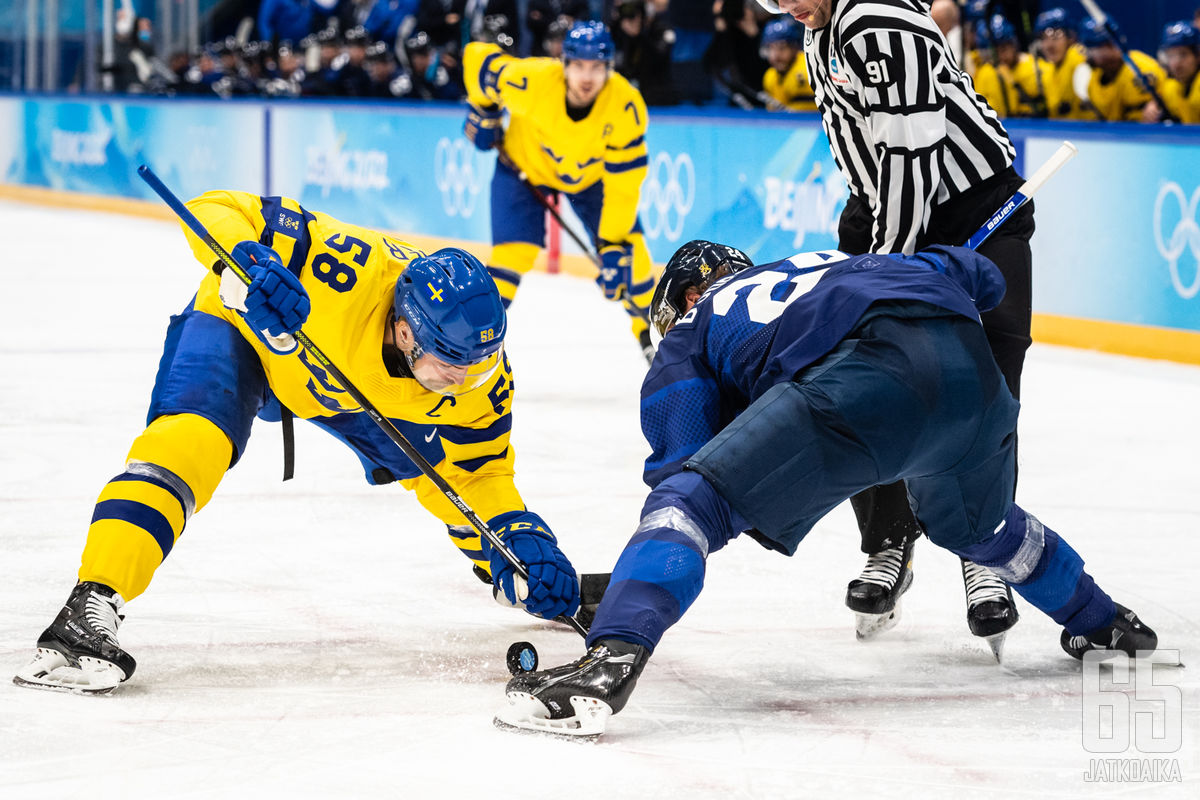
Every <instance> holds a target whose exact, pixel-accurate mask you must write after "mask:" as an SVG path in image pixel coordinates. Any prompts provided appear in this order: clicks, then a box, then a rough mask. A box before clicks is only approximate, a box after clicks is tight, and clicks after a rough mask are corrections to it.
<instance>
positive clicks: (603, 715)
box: [492, 692, 612, 742]
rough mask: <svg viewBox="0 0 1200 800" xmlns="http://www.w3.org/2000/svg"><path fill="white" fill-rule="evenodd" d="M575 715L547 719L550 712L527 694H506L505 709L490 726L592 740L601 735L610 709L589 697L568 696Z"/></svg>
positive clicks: (572, 738)
mask: <svg viewBox="0 0 1200 800" xmlns="http://www.w3.org/2000/svg"><path fill="white" fill-rule="evenodd" d="M571 707H572V708H573V709H575V715H574V716H571V717H565V718H563V719H551V718H550V710H549V709H548V708H546V706H545V705H544V704H543V703H542V701H541V700H538V699H537V698H536V697H534V696H533V695H531V694H528V693H526V692H509V693H508V706H507V707H505V708H503V709H501V710H500V712H499V713H497V714H496V716H495V718H494V719H493V720H492V724H493V725H495V726H496V727H497V728H499V729H501V730H507V731H512V732H514V733H528V734H540V735H543V736H552V737H555V738H559V739H568V740H571V741H577V742H578V741H595V740H596V739H598V738H599V737H600V734H602V733H604V729H605V726H606V725H607V723H608V718H609V717H610V716H612V708H611V707H609V705H608V703H605V702H604V701H603V700H597V699H595V698H593V697H580V696H578V695H576V696H573V697H571Z"/></svg>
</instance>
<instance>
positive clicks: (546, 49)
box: [542, 17, 575, 58]
mask: <svg viewBox="0 0 1200 800" xmlns="http://www.w3.org/2000/svg"><path fill="white" fill-rule="evenodd" d="M574 24H575V23H574V22H573V21H572V20H571V18H570V17H559V18H558V19H556V20H554V22H551V23H550V27H548V28H546V35H545V36H543V37H542V55H543V56H545V57H546V58H562V51H563V38H564V37H565V36H566V35H567V31H568V30H570V29H571V26H572V25H574Z"/></svg>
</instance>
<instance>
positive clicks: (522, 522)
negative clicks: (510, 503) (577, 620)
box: [483, 511, 579, 619]
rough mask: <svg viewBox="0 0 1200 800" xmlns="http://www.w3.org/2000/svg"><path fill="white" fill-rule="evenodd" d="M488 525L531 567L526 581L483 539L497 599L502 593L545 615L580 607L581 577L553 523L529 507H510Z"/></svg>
mask: <svg viewBox="0 0 1200 800" xmlns="http://www.w3.org/2000/svg"><path fill="white" fill-rule="evenodd" d="M488 527H489V528H491V529H492V530H493V531H495V532H496V534H497V535H498V536H499V537H500V539H501V540H502V541H503V542H504V543H505V544H506V545H508V549H509V550H511V551H512V553H513V555H515V556H516V557H517V558H518V559H519V560H520V561H521V563H522V564H524V565H525V568H526V569H528V570H529V580H528V582H526V581H524V580H522V579H521V577H520V576H518V575H517V574H516V571H515V570H514V569H513V566H512V564H509V563H508V561H507V560H506V559H505V558H504V556H502V555H500V553H499V552H497V551H496V550H495V549H494V548H492V547H491V545H490V544H488V543H487V541H486V540H484V542H483V544H484V550H485V551H486V552H488V553H489V554H490V555H489V558H490V560H491V566H492V583H493V584H494V585H495V587H496V592H497V599H500V596H503V597H504V599H505V600H507V601H508V603H509V604H510V605H514V606H524V607H525V610H526V611H528V612H529V613H530V614H533V615H534V616H537V617H542V618H543V619H554V618H555V617H557V616H559V615H566V616H571V615H573V614H574V613H575V612H576V611H578V610H579V579H578V578H577V577H576V576H575V568H574V567H572V566H571V562H570V561H568V560H567V557H566V556H565V555H563V552H562V551H561V550H559V549H558V544H557V543H556V542H555V539H554V534H553V533H551V532H550V526H548V525H547V524H546V523H545V522H544V521H543V520H542V518H541V517H539V516H538V515H537V514H534V513H532V512H530V511H508V512H506V513H504V514H500V515H499V516H496V517H493V518H492V519H490V520H488Z"/></svg>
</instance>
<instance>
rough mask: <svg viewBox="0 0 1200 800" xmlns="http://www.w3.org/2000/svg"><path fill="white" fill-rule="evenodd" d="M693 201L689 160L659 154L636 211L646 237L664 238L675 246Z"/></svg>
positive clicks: (693, 172)
mask: <svg viewBox="0 0 1200 800" xmlns="http://www.w3.org/2000/svg"><path fill="white" fill-rule="evenodd" d="M695 200H696V168H695V166H694V165H693V164H692V157H691V156H690V155H688V154H687V153H680V154H679V155H677V156H675V157H674V158H672V157H671V155H670V154H669V153H665V152H662V153H658V154H656V155H655V156H654V161H653V162H651V164H650V169H649V170H648V172H647V174H646V180H645V182H644V183H643V184H642V200H641V202H640V203H639V204H638V209H639V210H640V211H641V213H642V215H643V217H644V218H645V222H644V224H645V226H646V236H648V237H649V238H651V239H657V238H658V237H659V235H660V234H661V235H662V236H665V237H666V238H667V240H668V241H671V242H675V241H678V240H679V237H680V236H681V235H682V234H683V223H684V220H686V219H687V215H688V212H690V211H691V210H692V204H693V203H694V202H695Z"/></svg>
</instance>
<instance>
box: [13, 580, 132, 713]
mask: <svg viewBox="0 0 1200 800" xmlns="http://www.w3.org/2000/svg"><path fill="white" fill-rule="evenodd" d="M124 604H125V602H124V601H123V600H122V599H121V596H120V595H119V594H117V593H116V592H114V591H113V590H112V589H110V588H108V587H107V586H105V585H104V584H102V583H92V582H90V581H89V582H85V583H80V584H78V585H76V587H75V588H74V589H73V590H72V591H71V596H70V597H68V598H67V604H66V605H65V606H63V609H62V611H60V612H58V616H57V617H55V618H54V622H52V623H50V627H49V628H46V630H45V631H43V632H42V635H41V636H40V637H39V638H38V643H37V653H36V654H35V655H34V657H33V661H32V662H30V664H29V665H28V666H26V667H25V668H24V669H22V670H21V671H20V672H18V673H17V674H16V675H15V676H14V677H13V683H15V684H16V685H17V686H28V687H31V688H34V689H52V690H57V691H63V692H77V693H80V694H108V693H109V692H111V691H112V690H113V689H115V688H117V685H118V684H120V683H121V682H122V681H125V680H127V679H128V678H129V677H130V676H131V675H133V670H134V669H135V668H136V667H137V662H136V661H134V660H133V656H131V655H129V653H126V652H125V651H124V650H122V649H121V646H120V645H119V644H117V626H119V625H120V624H121V620H123V619H124V618H125V617H124V615H122V614H121V613H120V612H121V607H122V606H123V605H124Z"/></svg>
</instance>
